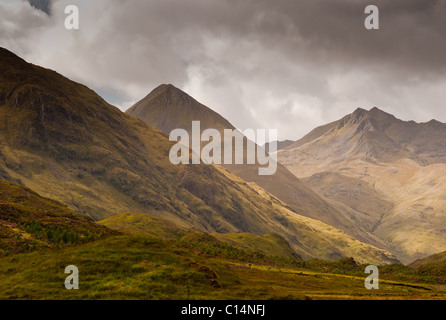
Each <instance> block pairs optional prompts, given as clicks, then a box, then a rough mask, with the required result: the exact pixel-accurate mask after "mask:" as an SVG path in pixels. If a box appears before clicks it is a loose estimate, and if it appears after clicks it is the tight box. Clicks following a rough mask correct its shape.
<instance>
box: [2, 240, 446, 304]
mask: <svg viewBox="0 0 446 320" xmlns="http://www.w3.org/2000/svg"><path fill="white" fill-rule="evenodd" d="M0 262H1V263H0V273H1V274H2V277H1V279H0V299H82V300H85V299H93V300H94V299H132V300H134V299H150V300H156V299H176V300H180V299H181V300H182V299H193V300H203V299H211V300H212V299H218V300H224V299H229V300H234V299H243V300H245V299H254V300H264V299H265V300H266V299H444V298H445V292H444V291H442V290H441V289H438V288H436V287H435V286H433V285H431V284H425V283H417V284H414V283H413V281H412V278H411V276H409V281H399V280H391V281H388V280H385V278H383V277H381V279H380V289H379V290H367V289H365V288H364V273H363V270H364V268H363V267H364V266H359V265H356V264H355V263H354V261H351V260H349V259H347V260H340V261H337V262H330V263H328V262H323V261H311V262H309V263H306V264H305V267H304V266H303V265H302V263H299V262H295V261H292V260H289V261H286V260H275V259H272V258H270V257H267V256H265V255H262V254H259V253H257V254H256V253H252V252H248V251H246V250H240V249H237V248H234V247H232V246H230V245H224V244H222V243H220V242H218V241H217V242H216V241H214V240H213V241H209V239H208V238H193V239H190V238H189V239H184V240H182V241H179V242H172V241H167V240H162V239H160V238H158V237H156V236H152V235H141V234H140V235H125V236H113V237H108V238H106V239H103V240H98V241H95V242H92V243H88V244H83V245H80V246H76V247H70V248H63V249H58V250H56V251H44V252H34V253H30V254H22V255H17V256H14V257H6V258H0ZM72 264H75V265H76V266H77V267H78V269H79V290H66V289H65V287H64V281H65V278H66V276H67V275H66V274H65V273H64V269H65V267H66V266H68V265H72ZM34 266H39V267H38V268H35V267H34ZM392 267H397V268H401V267H400V266H392ZM389 268H390V266H389ZM403 268H407V267H403ZM398 270H400V269H398ZM392 275H398V274H395V273H392V272H391V271H389V272H388V277H389V278H390V277H391V276H392ZM413 279H414V280H417V279H416V278H413Z"/></svg>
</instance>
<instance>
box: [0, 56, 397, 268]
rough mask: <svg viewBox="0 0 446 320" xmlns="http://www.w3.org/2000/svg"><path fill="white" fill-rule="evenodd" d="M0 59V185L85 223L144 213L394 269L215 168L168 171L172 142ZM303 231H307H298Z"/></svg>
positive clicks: (23, 65) (371, 250) (43, 73)
mask: <svg viewBox="0 0 446 320" xmlns="http://www.w3.org/2000/svg"><path fill="white" fill-rule="evenodd" d="M1 56H3V58H0V173H2V176H4V178H6V179H8V180H15V181H19V182H20V183H21V184H22V185H24V186H26V187H29V188H31V189H32V190H35V191H36V192H38V193H39V194H41V195H42V196H44V197H48V198H52V199H55V200H58V201H60V202H62V203H64V204H66V205H68V206H69V208H70V209H72V210H74V211H76V212H79V213H84V214H88V215H90V216H91V217H93V218H94V219H95V220H100V219H104V218H107V217H110V216H113V215H116V214H119V213H123V212H135V213H145V214H149V215H152V216H155V217H162V218H164V219H167V220H170V221H171V222H174V223H176V224H178V225H180V226H184V227H196V228H198V229H200V230H201V231H204V232H219V233H231V232H250V233H253V234H257V235H263V234H266V233H272V232H279V233H281V234H282V235H284V236H285V237H286V238H287V240H288V241H289V242H290V245H292V246H293V249H294V250H296V251H297V252H298V253H299V254H301V253H302V255H303V256H305V257H307V258H309V257H313V256H316V257H321V258H330V257H332V258H333V257H334V258H338V257H342V256H354V257H355V259H356V258H358V259H361V260H367V259H370V260H372V261H374V262H377V263H378V262H379V263H384V264H385V263H389V262H393V261H395V257H394V256H392V255H391V254H390V253H388V252H387V251H385V250H382V249H378V248H376V247H374V246H371V245H367V244H364V243H361V242H360V241H358V240H356V239H354V238H353V237H351V236H349V235H347V234H345V233H342V232H341V231H340V230H337V229H335V228H332V229H330V228H329V227H328V226H327V225H326V224H324V223H322V222H320V221H316V220H312V219H308V218H305V217H303V216H300V215H298V214H297V213H295V212H291V211H290V210H288V209H287V206H286V204H284V203H281V202H279V201H278V200H275V199H274V198H273V197H272V196H271V195H270V194H269V193H267V192H266V191H263V190H261V189H260V188H258V187H257V186H256V185H255V184H248V183H246V182H245V181H243V180H241V179H238V178H237V177H235V176H234V175H231V174H230V173H229V172H226V171H225V170H224V169H222V168H220V167H218V166H206V165H179V166H174V165H173V164H171V163H170V161H169V156H168V155H169V151H170V149H171V147H172V146H173V142H170V141H169V140H168V136H167V135H166V134H165V133H163V132H162V131H160V130H158V129H156V128H153V127H151V126H149V125H147V124H146V123H144V122H143V121H141V120H139V119H137V118H136V117H133V116H130V115H127V114H125V113H122V112H121V111H120V110H119V109H118V108H116V107H114V106H111V105H109V104H108V103H106V102H105V101H104V100H103V99H102V98H100V97H99V96H98V95H97V94H96V93H95V92H94V91H92V90H90V89H88V88H87V87H86V86H84V85H81V84H79V83H76V82H73V81H71V80H69V79H68V78H66V77H64V76H62V75H60V74H58V73H56V72H54V71H51V70H48V69H45V68H42V67H39V66H34V65H32V64H28V63H27V62H25V61H24V60H23V59H18V58H15V57H16V56H15V55H12V54H3V55H0V57H1ZM290 175H291V174H290ZM291 177H293V176H292V175H291ZM308 224H310V225H313V229H311V230H310V229H308V230H307V229H306V227H305V226H306V225H308ZM296 228H299V229H300V228H301V229H302V230H305V231H306V233H305V237H303V236H302V234H294V233H293V232H294V231H293V230H295V229H296ZM321 234H323V235H324V236H321ZM334 239H338V240H340V242H338V243H337V242H334ZM315 243H317V244H318V245H317V246H312V244H315ZM339 243H342V245H339ZM361 250H365V251H364V252H363V251H361Z"/></svg>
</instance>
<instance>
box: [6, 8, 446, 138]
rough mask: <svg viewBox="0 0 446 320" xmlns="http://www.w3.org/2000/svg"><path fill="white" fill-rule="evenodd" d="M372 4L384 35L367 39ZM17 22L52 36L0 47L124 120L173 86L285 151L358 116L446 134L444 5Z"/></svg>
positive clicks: (100, 13)
mask: <svg viewBox="0 0 446 320" xmlns="http://www.w3.org/2000/svg"><path fill="white" fill-rule="evenodd" d="M2 1H13V0H0V4H1V3H2ZM14 1H15V0H14ZM46 3H48V2H46ZM69 4H77V5H78V6H79V9H80V14H81V29H80V30H79V31H77V32H70V31H66V30H65V29H64V28H63V20H64V18H65V15H64V6H66V5H69ZM369 4H374V5H377V6H378V8H379V10H380V30H372V31H370V30H366V29H365V27H364V19H365V18H366V14H365V13H364V9H365V7H366V6H367V5H369ZM41 8H42V7H41ZM48 8H49V7H48ZM30 10H31V8H30ZM22 11H23V12H24V14H23V17H24V18H23V19H21V20H20V19H18V18H17V19H16V20H17V21H28V16H29V17H32V19H35V20H36V21H37V22H38V21H42V23H44V27H45V28H47V31H46V32H44V31H43V32H42V29H41V28H40V29H39V31H35V32H34V34H33V35H34V36H31V35H29V34H28V33H29V31H28V32H27V33H26V34H27V36H26V37H23V38H20V37H19V36H15V35H20V34H25V33H24V32H21V31H22V29H23V28H25V26H26V25H29V23H23V24H22V26H21V27H19V26H17V25H16V26H15V27H13V23H14V21H15V20H11V19H9V20H10V21H9V22H8V24H7V25H6V27H7V29H3V31H2V32H5V31H4V30H10V31H8V32H10V33H9V34H8V33H7V32H6V35H5V36H4V37H3V38H2V34H0V40H2V39H14V42H13V44H14V47H17V48H22V47H23V48H25V47H27V48H30V50H31V49H32V50H31V51H34V52H35V53H34V54H29V55H28V56H27V57H28V58H29V60H31V61H32V62H35V63H38V64H42V65H45V66H47V67H50V68H53V69H56V70H58V71H59V72H62V73H64V74H66V75H67V76H70V77H72V78H74V79H76V80H78V81H80V82H85V83H86V84H87V85H89V86H92V87H93V88H95V89H97V90H98V91H99V92H106V93H107V94H106V96H107V97H110V98H109V99H112V100H111V101H110V102H112V103H115V104H118V106H120V107H121V108H122V109H125V108H126V107H129V106H130V105H131V103H132V102H134V101H136V100H138V99H140V98H142V97H144V96H145V95H146V94H147V93H148V92H149V91H150V90H151V89H153V88H154V87H156V86H157V85H159V84H161V83H173V84H174V85H176V86H178V87H180V88H181V89H184V90H186V91H187V92H188V93H190V94H191V95H193V96H194V97H195V98H197V99H198V100H200V101H201V102H203V103H205V104H207V105H209V106H210V107H213V108H214V109H215V110H216V111H217V112H219V113H221V114H222V115H223V116H225V117H226V118H228V119H229V120H230V121H231V122H232V123H233V124H234V125H235V126H237V127H240V128H242V129H243V128H246V127H253V128H255V127H273V128H274V127H275V128H278V129H279V136H280V138H282V139H285V138H292V139H296V138H298V137H300V136H301V135H303V134H305V133H307V132H308V131H310V130H311V129H313V128H314V127H315V126H317V125H321V124H323V123H326V122H329V121H333V120H335V119H338V118H340V117H342V116H344V115H345V114H347V113H350V112H352V111H353V110H354V109H355V108H356V107H358V106H360V107H363V108H371V107H374V106H378V107H381V108H383V109H385V110H386V111H388V112H391V113H393V114H395V115H396V116H398V117H400V118H403V119H407V120H408V119H414V120H416V121H428V120H430V118H437V119H438V120H441V121H444V122H446V108H444V104H443V101H444V98H445V94H444V92H446V77H445V74H446V72H445V71H446V64H445V63H444V53H445V52H446V19H445V17H446V1H443V0H391V1H390V0H373V1H369V0H368V1H364V0H311V1H310V0H306V1H297V0H243V1H241V0H128V1H123V0H95V1H88V0H76V1H71V0H54V1H53V2H52V17H51V21H52V23H53V24H52V26H50V27H47V24H46V23H47V22H45V21H44V20H42V18H39V17H37V18H36V17H34V16H33V15H32V14H31V13H29V12H28V13H26V14H27V15H28V16H26V17H25V11H26V8H22ZM32 11H35V10H32ZM1 15H2V13H0V16H1ZM4 16H6V17H8V13H7V12H5V13H4ZM9 16H11V14H9ZM7 19H8V18H7ZM39 19H40V20H39ZM8 28H9V29H8ZM10 43H11V42H10ZM17 53H19V54H20V52H17ZM118 97H120V98H118Z"/></svg>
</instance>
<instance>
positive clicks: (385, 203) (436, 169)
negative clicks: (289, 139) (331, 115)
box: [278, 108, 446, 263]
mask: <svg viewBox="0 0 446 320" xmlns="http://www.w3.org/2000/svg"><path fill="white" fill-rule="evenodd" d="M445 137H446V124H443V123H440V122H438V121H435V120H432V121H429V122H427V123H416V122H414V121H402V120H399V119H397V118H395V117H394V116H393V115H391V114H388V113H386V112H384V111H382V110H380V109H378V108H373V109H371V110H369V111H367V110H364V109H357V110H356V111H355V112H353V113H352V114H350V115H347V116H345V117H344V118H342V119H340V120H338V121H335V122H332V123H330V124H328V125H325V126H322V127H320V128H316V129H315V130H313V131H312V132H311V133H309V134H308V135H307V136H305V137H303V138H302V139H301V140H298V141H296V142H294V143H293V144H291V145H289V146H288V147H286V148H285V149H283V150H280V151H279V153H278V159H279V162H281V163H282V164H283V165H284V166H286V168H287V169H289V170H290V171H291V172H293V173H294V174H295V175H296V176H297V177H299V178H301V179H303V180H304V181H305V182H307V183H308V184H309V185H310V186H311V187H312V188H313V190H316V192H318V194H319V195H320V196H322V197H323V198H324V199H325V200H326V201H329V202H330V203H331V204H332V205H334V206H343V207H345V209H346V210H347V211H349V216H350V218H351V220H352V221H354V222H355V223H356V224H358V225H360V226H362V227H363V228H364V229H365V230H367V231H368V232H369V233H371V234H373V235H374V236H376V237H378V238H379V239H381V240H382V241H384V242H385V243H386V244H387V245H388V247H387V248H388V249H389V250H390V251H391V252H393V253H394V254H396V255H397V256H398V258H399V259H401V260H402V261H404V262H407V263H408V262H410V261H413V260H415V259H418V258H423V257H426V256H428V255H431V254H434V253H437V252H441V251H444V250H446V237H445V235H446V229H445V228H444V227H443V226H444V225H446V201H445V200H446V198H445V197H444V194H445V192H446V181H445V179H443V178H442V177H443V176H444V173H445V172H446V171H445V170H446V158H445V154H446V140H445V139H444V138H445Z"/></svg>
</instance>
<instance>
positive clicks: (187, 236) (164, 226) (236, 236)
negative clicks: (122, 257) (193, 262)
mask: <svg viewBox="0 0 446 320" xmlns="http://www.w3.org/2000/svg"><path fill="white" fill-rule="evenodd" d="M99 223H100V224H102V225H104V226H107V227H108V228H110V229H113V230H118V231H121V232H124V233H128V234H138V233H145V234H151V235H155V236H158V237H160V238H162V239H174V240H181V241H183V242H187V243H191V242H193V241H192V240H193V239H195V238H200V237H202V238H203V239H208V240H210V242H213V243H218V244H222V243H227V244H229V245H231V246H233V247H235V248H239V249H243V250H248V251H256V252H260V253H262V254H265V255H267V256H277V257H281V258H285V259H297V260H301V258H300V257H299V255H298V254H297V253H295V252H294V250H293V249H292V248H291V247H290V245H289V243H288V242H287V241H286V240H285V238H283V237H282V236H280V235H278V234H267V235H264V236H256V235H254V234H251V233H212V234H210V235H205V234H204V233H202V232H199V231H198V230H194V229H187V228H184V227H180V226H178V225H176V224H174V223H172V222H171V221H167V220H165V219H162V218H154V217H151V216H148V215H146V214H132V213H126V214H121V215H116V216H113V217H110V218H107V219H105V220H102V221H99Z"/></svg>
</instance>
